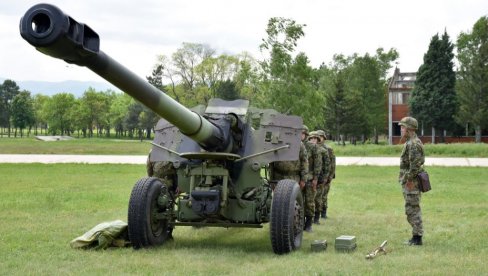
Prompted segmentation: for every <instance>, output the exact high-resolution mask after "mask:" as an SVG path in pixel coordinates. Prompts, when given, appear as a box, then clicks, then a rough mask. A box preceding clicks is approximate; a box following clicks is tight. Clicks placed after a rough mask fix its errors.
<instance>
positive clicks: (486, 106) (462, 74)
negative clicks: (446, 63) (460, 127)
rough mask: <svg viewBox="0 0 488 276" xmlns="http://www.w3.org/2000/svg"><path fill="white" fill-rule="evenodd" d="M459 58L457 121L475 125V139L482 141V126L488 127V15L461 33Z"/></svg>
mask: <svg viewBox="0 0 488 276" xmlns="http://www.w3.org/2000/svg"><path fill="white" fill-rule="evenodd" d="M457 59H458V61H459V70H458V79H457V80H458V81H457V93H458V98H459V104H460V107H459V113H458V116H457V121H458V122H460V123H462V124H467V123H470V124H472V125H473V126H474V130H475V141H476V142H477V143H480V142H481V130H482V128H485V129H486V128H488V17H486V16H483V17H481V18H480V19H478V21H477V22H476V23H475V24H474V26H473V29H472V31H471V32H466V33H463V32H462V33H461V34H460V35H459V36H458V39H457Z"/></svg>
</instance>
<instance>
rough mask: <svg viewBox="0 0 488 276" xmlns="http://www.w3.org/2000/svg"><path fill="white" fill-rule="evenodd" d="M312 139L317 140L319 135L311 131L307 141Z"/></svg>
mask: <svg viewBox="0 0 488 276" xmlns="http://www.w3.org/2000/svg"><path fill="white" fill-rule="evenodd" d="M312 138H316V139H319V135H318V133H317V131H311V132H310V135H309V136H308V139H309V140H310V139H312Z"/></svg>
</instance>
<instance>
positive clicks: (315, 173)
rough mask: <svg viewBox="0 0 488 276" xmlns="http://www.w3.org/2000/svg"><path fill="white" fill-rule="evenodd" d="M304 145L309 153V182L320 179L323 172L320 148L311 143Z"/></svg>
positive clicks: (307, 142)
mask: <svg viewBox="0 0 488 276" xmlns="http://www.w3.org/2000/svg"><path fill="white" fill-rule="evenodd" d="M304 144H305V147H306V148H307V153H308V180H312V179H314V178H315V179H319V177H320V174H321V172H322V157H321V156H320V154H319V146H317V145H314V144H312V143H311V142H309V141H306V142H305V143H304Z"/></svg>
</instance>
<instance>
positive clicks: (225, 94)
mask: <svg viewBox="0 0 488 276" xmlns="http://www.w3.org/2000/svg"><path fill="white" fill-rule="evenodd" d="M215 97H217V98H221V99H223V100H227V101H232V100H237V99H239V91H237V88H236V83H235V82H233V81H231V80H226V81H220V83H219V84H218V85H217V90H216V91H215Z"/></svg>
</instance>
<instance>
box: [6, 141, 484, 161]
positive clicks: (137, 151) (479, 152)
mask: <svg viewBox="0 0 488 276" xmlns="http://www.w3.org/2000/svg"><path fill="white" fill-rule="evenodd" d="M149 142H151V141H149V140H143V141H142V142H141V141H139V140H127V139H125V140H118V139H109V138H80V139H74V140H67V141H54V142H44V141H39V140H36V139H35V138H33V137H30V138H6V137H3V138H0V154H114V155H146V154H147V153H148V152H149V150H150V149H151V147H152V145H151V144H149ZM327 143H328V144H329V145H331V146H332V147H333V148H334V151H335V154H336V155H337V156H395V157H397V156H400V153H401V151H402V145H393V146H392V145H385V144H384V143H383V144H380V145H375V144H364V145H362V144H357V145H351V144H347V145H346V146H341V145H337V144H335V143H334V142H332V141H328V142H327ZM425 153H426V156H428V157H485V158H486V157H488V144H474V143H465V144H435V145H432V144H426V145H425Z"/></svg>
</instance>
